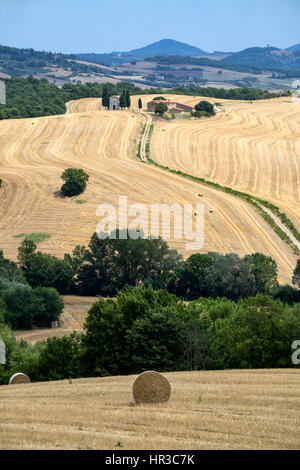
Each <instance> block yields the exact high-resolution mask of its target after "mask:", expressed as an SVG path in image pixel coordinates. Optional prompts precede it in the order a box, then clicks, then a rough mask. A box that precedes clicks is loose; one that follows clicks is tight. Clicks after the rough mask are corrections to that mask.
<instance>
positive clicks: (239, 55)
mask: <svg viewBox="0 0 300 470" xmlns="http://www.w3.org/2000/svg"><path fill="white" fill-rule="evenodd" d="M223 61H224V62H227V63H229V64H239V65H248V66H251V67H264V68H266V69H274V70H282V71H289V70H300V56H299V54H297V51H296V50H286V49H277V48H276V47H251V48H249V49H245V50H243V51H241V52H235V53H234V54H231V55H229V56H227V57H225V58H224V59H223Z"/></svg>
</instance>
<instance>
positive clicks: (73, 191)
mask: <svg viewBox="0 0 300 470" xmlns="http://www.w3.org/2000/svg"><path fill="white" fill-rule="evenodd" d="M61 179H63V180H64V181H65V183H64V184H63V185H62V187H61V192H62V193H63V195H64V196H68V197H72V196H77V195H78V194H81V193H83V192H84V191H85V189H86V183H87V181H88V179H89V175H88V174H87V173H85V172H84V171H83V170H82V169H80V168H79V169H78V168H68V169H67V170H65V171H64V172H63V174H62V175H61Z"/></svg>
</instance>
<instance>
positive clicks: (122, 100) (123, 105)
mask: <svg viewBox="0 0 300 470" xmlns="http://www.w3.org/2000/svg"><path fill="white" fill-rule="evenodd" d="M126 104H127V103H126V92H124V91H122V93H121V95H120V108H122V109H124V108H126Z"/></svg>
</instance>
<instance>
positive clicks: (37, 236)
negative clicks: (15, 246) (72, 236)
mask: <svg viewBox="0 0 300 470" xmlns="http://www.w3.org/2000/svg"><path fill="white" fill-rule="evenodd" d="M13 237H14V238H24V239H25V240H30V241H32V242H34V243H41V242H43V241H44V240H47V239H48V238H50V237H51V235H50V234H49V233H30V234H27V233H20V234H19V235H14V236H13Z"/></svg>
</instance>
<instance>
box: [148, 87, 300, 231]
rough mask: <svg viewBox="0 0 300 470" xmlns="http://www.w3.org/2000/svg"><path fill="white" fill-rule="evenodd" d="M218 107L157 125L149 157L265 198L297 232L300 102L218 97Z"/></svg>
mask: <svg viewBox="0 0 300 470" xmlns="http://www.w3.org/2000/svg"><path fill="white" fill-rule="evenodd" d="M166 96H167V95H166ZM197 101H198V100H197ZM220 101H221V102H222V100H220ZM220 109H222V111H223V112H219V113H217V115H216V116H215V117H214V118H213V119H201V120H200V121H196V120H194V121H192V122H191V121H173V122H170V123H168V125H166V124H165V123H164V122H161V123H159V124H157V125H156V126H155V132H154V134H153V137H152V147H151V152H152V157H153V158H154V160H156V161H157V162H158V163H160V164H162V165H166V166H169V167H170V168H176V169H179V170H182V171H185V172H187V173H191V174H193V175H197V176H200V177H203V178H206V179H208V180H211V181H215V182H217V183H219V184H222V185H225V186H230V187H231V188H234V189H237V190H239V191H245V192H248V193H250V194H253V195H255V196H259V197H261V198H262V199H267V200H269V201H271V202H273V203H274V204H276V205H277V206H279V207H280V208H281V210H282V211H283V212H285V213H286V214H287V215H288V216H289V217H290V218H291V219H292V221H293V222H294V224H295V225H296V226H297V228H298V230H300V105H299V104H296V103H295V102H293V100H292V98H286V97H285V98H280V99H274V100H263V101H254V102H252V103H249V102H239V101H238V102H236V101H235V102H230V101H226V100H223V102H222V106H221V108H220Z"/></svg>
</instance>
